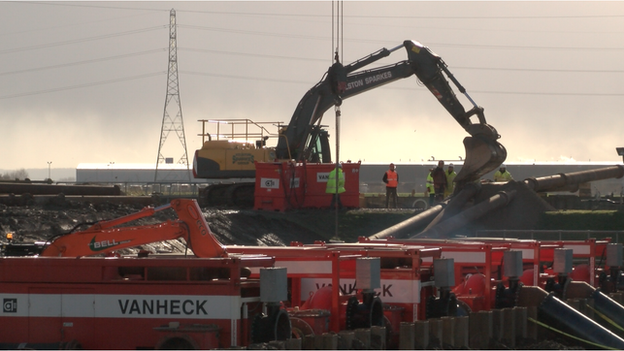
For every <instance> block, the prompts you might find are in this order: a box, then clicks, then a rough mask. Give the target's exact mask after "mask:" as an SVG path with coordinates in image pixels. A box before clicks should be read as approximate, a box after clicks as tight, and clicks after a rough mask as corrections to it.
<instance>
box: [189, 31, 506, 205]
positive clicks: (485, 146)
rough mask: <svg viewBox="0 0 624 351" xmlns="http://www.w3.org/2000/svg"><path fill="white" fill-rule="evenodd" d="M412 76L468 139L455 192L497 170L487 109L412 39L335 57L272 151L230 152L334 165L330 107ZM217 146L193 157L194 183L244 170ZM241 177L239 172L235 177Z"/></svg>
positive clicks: (223, 189)
mask: <svg viewBox="0 0 624 351" xmlns="http://www.w3.org/2000/svg"><path fill="white" fill-rule="evenodd" d="M400 48H405V49H406V51H407V56H408V58H407V60H404V61H400V62H397V63H395V64H392V65H387V66H383V67H379V68H373V69H368V70H361V69H362V68H363V67H366V66H368V65H370V64H371V63H374V62H376V61H378V60H380V59H382V58H384V57H387V56H389V55H390V54H391V53H393V52H395V51H397V50H399V49H400ZM413 75H415V76H416V78H417V79H418V80H419V81H420V82H422V83H423V84H424V85H425V86H426V87H427V89H429V91H430V92H431V93H432V94H433V95H434V96H435V98H436V99H437V100H438V101H439V102H440V103H441V104H442V106H443V107H444V108H445V109H446V110H447V111H448V113H450V114H451V116H452V117H453V118H454V119H455V120H456V121H457V123H459V125H460V126H461V127H462V128H464V130H466V132H467V133H468V134H469V135H470V136H469V137H466V138H465V139H464V141H463V142H464V147H465V149H466V157H465V158H464V160H465V161H464V164H463V166H462V169H461V171H460V173H459V174H458V175H457V177H456V178H455V182H456V186H455V188H456V190H457V191H459V190H461V188H462V187H463V185H465V184H467V183H470V182H472V181H475V180H477V179H479V178H480V177H481V176H483V175H484V174H487V173H488V172H490V171H492V170H494V169H496V168H497V167H498V166H499V165H500V164H502V163H503V162H504V161H505V159H506V157H507V151H506V150H505V148H504V147H503V145H501V144H500V143H499V142H498V141H497V140H498V139H499V138H500V135H499V134H498V132H497V131H496V129H495V128H494V127H493V126H491V125H489V124H488V123H487V122H486V119H485V115H484V110H483V108H482V107H480V106H478V105H477V104H476V103H475V102H474V100H472V98H471V97H470V96H469V95H468V94H467V92H466V89H465V88H464V87H463V86H462V85H461V84H460V83H459V82H458V81H457V79H456V78H455V76H454V75H453V74H452V73H451V72H450V71H449V69H448V67H447V65H446V63H445V62H444V61H443V60H442V58H441V57H440V56H438V55H437V54H435V53H434V52H433V51H431V50H430V49H429V48H428V47H426V46H423V45H422V44H421V43H419V42H416V41H412V40H406V41H404V42H403V44H401V45H398V46H396V47H394V48H391V49H386V48H382V49H380V50H378V51H376V52H374V53H372V54H370V55H368V56H366V57H363V58H361V59H359V60H357V61H355V62H353V63H351V64H348V65H346V66H343V65H342V64H341V63H340V62H339V60H338V59H337V58H336V62H335V63H334V64H333V65H332V66H331V67H330V68H329V70H328V71H327V72H326V73H325V74H324V76H323V78H322V79H321V81H320V82H318V83H317V84H316V85H315V86H313V87H312V88H311V89H310V90H308V92H306V94H305V95H304V96H303V98H302V99H301V101H299V104H298V105H297V108H296V109H295V112H294V114H293V116H292V118H291V120H290V122H289V124H288V126H286V127H284V128H282V130H281V131H280V132H279V138H278V143H277V146H276V147H275V149H274V150H273V149H270V148H267V147H265V146H264V145H265V141H266V138H265V139H264V140H259V141H258V142H256V147H254V146H253V145H251V144H249V145H247V146H244V147H243V146H240V145H236V144H235V143H229V144H228V145H229V146H227V147H228V148H230V149H231V148H234V149H241V150H242V149H244V150H242V151H244V152H245V153H246V155H247V156H239V157H238V158H239V159H246V160H248V159H249V155H250V153H252V152H254V151H255V152H256V153H258V152H260V154H256V156H255V160H256V161H260V162H273V161H280V160H295V161H296V162H312V163H332V159H331V152H330V147H329V136H328V133H327V131H326V130H325V129H323V126H322V125H321V124H320V123H321V120H322V117H323V114H324V113H325V112H326V111H327V110H328V109H330V108H331V107H334V106H340V105H341V104H342V101H343V100H344V99H347V98H350V97H352V96H355V95H358V94H360V93H363V92H366V91H368V90H371V89H374V88H378V87H380V86H383V85H385V84H389V83H392V82H394V81H397V80H400V79H404V78H408V77H411V76H413ZM447 78H448V80H450V81H451V82H453V84H454V85H455V86H456V87H457V89H458V90H459V92H461V93H462V94H464V95H465V96H466V98H467V99H468V100H469V101H470V103H472V105H473V107H472V108H471V109H470V110H468V111H466V109H465V108H464V106H463V105H462V104H461V103H460V101H459V100H458V98H457V96H456V95H455V93H454V91H453V89H452V88H451V86H450V84H449V82H448V80H447ZM472 117H476V121H474V122H473V121H472V120H471V118H472ZM214 145H217V144H216V141H212V142H211V141H208V142H205V143H204V145H203V147H202V148H201V149H200V150H197V151H196V152H195V158H194V162H193V172H194V175H195V177H196V178H217V179H224V178H232V175H233V174H234V173H236V171H237V170H240V169H241V168H238V169H237V167H239V166H238V165H237V164H236V163H229V164H228V167H224V166H225V163H224V160H225V157H224V156H223V155H224V153H225V152H226V151H227V150H226V149H223V145H224V144H223V143H221V144H219V146H218V147H217V148H220V151H218V150H216V149H217V148H215V146H214ZM229 151H230V152H231V150H229ZM216 155H218V157H216ZM231 157H232V158H234V157H235V156H231ZM252 158H253V157H252ZM252 164H253V162H251V163H250V162H247V163H246V166H245V167H247V168H246V170H247V172H246V173H245V175H246V176H247V177H254V176H255V173H254V171H253V168H252ZM242 174H243V173H241V172H239V173H237V176H242ZM253 187H254V183H248V184H246V185H245V184H241V183H239V184H220V185H214V186H209V187H207V189H206V191H204V193H203V194H204V196H205V199H206V200H208V203H209V204H212V205H217V204H219V203H218V201H217V202H215V199H221V200H223V199H225V200H226V201H227V202H228V203H229V204H232V203H234V204H236V202H237V201H236V197H237V196H236V193H237V191H240V193H239V194H243V193H246V194H247V195H246V196H249V194H250V193H251V194H253ZM252 203H253V200H252Z"/></svg>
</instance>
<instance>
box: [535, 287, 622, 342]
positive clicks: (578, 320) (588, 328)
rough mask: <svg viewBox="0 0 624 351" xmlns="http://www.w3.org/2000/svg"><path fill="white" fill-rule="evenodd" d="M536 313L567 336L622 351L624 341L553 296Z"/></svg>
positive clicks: (550, 295) (547, 298)
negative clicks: (567, 334)
mask: <svg viewBox="0 0 624 351" xmlns="http://www.w3.org/2000/svg"><path fill="white" fill-rule="evenodd" d="M538 311H539V317H540V320H542V321H544V322H546V324H549V325H552V326H556V327H557V328H558V329H561V330H563V331H565V332H567V333H569V334H572V335H574V336H576V337H579V338H581V339H584V340H587V341H590V342H593V343H596V344H598V345H604V346H607V347H612V348H615V349H618V350H624V339H622V338H620V337H619V336H617V335H615V334H614V333H612V332H611V331H609V330H607V329H605V328H604V327H602V326H601V325H600V324H598V323H596V322H594V321H593V320H591V319H590V318H588V317H587V316H585V315H584V314H582V313H581V312H579V311H577V310H575V309H574V308H572V307H570V306H569V305H568V304H566V303H564V302H563V301H561V300H560V299H558V298H557V297H555V296H554V295H553V294H548V296H547V297H546V298H545V299H544V301H542V303H541V304H540V306H539V308H538Z"/></svg>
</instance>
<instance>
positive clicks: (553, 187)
mask: <svg viewBox="0 0 624 351" xmlns="http://www.w3.org/2000/svg"><path fill="white" fill-rule="evenodd" d="M623 176H624V166H622V165H615V166H611V167H605V168H598V169H591V170H586V171H579V172H570V173H559V174H555V175H551V176H545V177H537V178H534V177H532V178H527V179H525V180H524V183H525V184H526V185H527V186H528V187H529V188H530V189H532V190H533V191H535V192H545V191H567V190H570V191H576V190H578V184H581V183H587V182H592V181H596V180H603V179H611V178H622V177H623Z"/></svg>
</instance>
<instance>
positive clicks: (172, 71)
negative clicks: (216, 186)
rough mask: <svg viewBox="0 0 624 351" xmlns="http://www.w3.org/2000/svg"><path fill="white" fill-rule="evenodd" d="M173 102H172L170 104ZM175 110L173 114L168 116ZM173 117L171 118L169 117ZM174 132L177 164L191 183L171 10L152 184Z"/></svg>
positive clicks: (174, 24)
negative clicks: (178, 151) (180, 150)
mask: <svg viewBox="0 0 624 351" xmlns="http://www.w3.org/2000/svg"><path fill="white" fill-rule="evenodd" d="M172 100H174V102H172ZM169 109H171V112H173V111H174V109H177V112H176V113H175V114H170V113H169ZM172 115H173V116H175V117H174V118H171V116H172ZM171 132H175V134H176V135H177V136H178V139H179V141H180V143H181V144H182V148H183V149H184V153H183V154H182V157H180V159H179V160H178V163H179V164H185V165H186V171H187V172H186V173H187V175H188V181H189V183H190V182H191V172H190V170H189V161H188V153H187V152H186V136H185V134H184V121H183V119H182V104H181V103H180V82H179V80H178V39H177V33H176V12H175V10H174V9H171V12H170V15H169V68H168V72H167V96H166V98H165V109H164V113H163V120H162V127H161V129H160V145H158V158H157V160H156V171H155V172H154V182H157V181H159V180H164V179H158V165H159V164H161V163H163V162H165V157H164V156H163V154H162V149H163V145H164V144H165V142H166V141H167V137H168V136H169V133H171Z"/></svg>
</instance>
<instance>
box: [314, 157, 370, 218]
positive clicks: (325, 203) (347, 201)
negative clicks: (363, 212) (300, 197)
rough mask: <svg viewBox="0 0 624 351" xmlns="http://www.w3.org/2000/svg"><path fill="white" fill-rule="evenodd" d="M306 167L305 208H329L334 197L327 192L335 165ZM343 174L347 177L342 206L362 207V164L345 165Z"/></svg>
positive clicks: (343, 165) (315, 164)
mask: <svg viewBox="0 0 624 351" xmlns="http://www.w3.org/2000/svg"><path fill="white" fill-rule="evenodd" d="M303 167H305V174H306V176H305V179H306V183H305V198H304V203H303V207H305V208H328V207H329V205H330V203H331V200H332V195H331V194H327V193H326V192H325V190H326V188H327V179H328V178H329V172H331V171H332V170H333V169H334V167H335V164H328V163H308V164H305V165H303ZM342 172H343V173H344V175H345V192H344V193H342V194H340V201H341V202H342V206H343V207H346V208H359V207H360V162H358V163H350V162H348V163H343V164H342Z"/></svg>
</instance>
